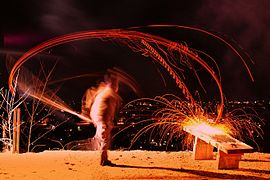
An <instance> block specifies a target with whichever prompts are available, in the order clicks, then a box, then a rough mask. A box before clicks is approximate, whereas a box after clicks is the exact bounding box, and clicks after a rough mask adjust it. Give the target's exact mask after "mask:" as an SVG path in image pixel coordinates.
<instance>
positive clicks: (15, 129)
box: [12, 109, 17, 153]
mask: <svg viewBox="0 0 270 180" xmlns="http://www.w3.org/2000/svg"><path fill="white" fill-rule="evenodd" d="M16 111H17V109H14V111H13V142H12V145H13V149H12V152H13V153H16V145H17V113H16Z"/></svg>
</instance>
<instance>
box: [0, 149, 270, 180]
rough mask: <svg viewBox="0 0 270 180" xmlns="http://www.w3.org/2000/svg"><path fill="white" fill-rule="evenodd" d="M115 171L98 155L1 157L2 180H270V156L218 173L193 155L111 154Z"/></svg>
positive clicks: (251, 156) (254, 155)
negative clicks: (100, 163) (102, 164)
mask: <svg viewBox="0 0 270 180" xmlns="http://www.w3.org/2000/svg"><path fill="white" fill-rule="evenodd" d="M109 158H110V160H112V162H113V163H115V164H116V166H115V167H108V166H104V167H102V166H100V165H99V161H100V159H99V152H98V151H45V152H42V153H25V154H9V153H1V154H0V179H1V180H2V179H3V180H4V179H16V180H25V179H31V180H38V179H42V180H46V179H50V180H57V179H59V180H60V179H61V180H68V179H72V180H77V179H78V180H81V179H82V180H92V179H93V180H98V179H270V154H263V153H250V154H245V155H244V156H243V157H242V160H241V162H240V168H239V169H237V170H217V161H216V160H196V161H195V160H193V159H192V152H183V151H182V152H157V151H110V152H109Z"/></svg>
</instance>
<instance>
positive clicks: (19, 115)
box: [16, 108, 21, 153]
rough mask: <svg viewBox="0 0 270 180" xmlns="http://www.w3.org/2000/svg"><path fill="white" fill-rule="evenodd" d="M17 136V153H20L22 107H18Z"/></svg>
mask: <svg viewBox="0 0 270 180" xmlns="http://www.w3.org/2000/svg"><path fill="white" fill-rule="evenodd" d="M16 117H17V124H16V125H17V128H16V129H17V134H16V135H17V137H16V153H20V132H21V109H20V108H17V116H16Z"/></svg>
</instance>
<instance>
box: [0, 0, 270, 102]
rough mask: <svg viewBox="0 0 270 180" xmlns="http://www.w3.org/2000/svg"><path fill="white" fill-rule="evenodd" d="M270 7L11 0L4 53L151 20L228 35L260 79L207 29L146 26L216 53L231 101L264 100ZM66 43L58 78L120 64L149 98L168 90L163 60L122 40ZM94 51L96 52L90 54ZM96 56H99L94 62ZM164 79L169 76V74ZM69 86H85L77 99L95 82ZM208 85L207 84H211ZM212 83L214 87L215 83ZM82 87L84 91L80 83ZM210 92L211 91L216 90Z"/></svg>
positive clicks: (263, 2)
mask: <svg viewBox="0 0 270 180" xmlns="http://www.w3.org/2000/svg"><path fill="white" fill-rule="evenodd" d="M1 6H2V5H1ZM269 9H270V1H269V0H256V1H247V0H234V1H232V0H231V1H228V0H220V1H214V0H204V1H202V0H198V1H180V0H175V1H165V0H164V1H145V0H136V1H124V0H121V1H82V2H79V1H78V0H66V1H60V0H47V1H34V0H31V1H30V0H29V1H24V2H23V1H18V2H16V1H12V0H11V1H5V6H2V15H1V16H2V17H3V18H2V20H1V21H2V23H1V34H2V37H1V38H2V44H1V46H2V47H1V49H0V52H1V55H3V54H5V53H7V52H8V53H9V54H11V55H12V56H14V57H15V58H18V57H19V56H20V55H21V54H22V53H23V52H25V51H27V50H29V49H30V48H31V47H33V46H35V45H37V44H38V43H40V42H42V41H44V40H47V39H49V38H51V37H55V36H57V35H63V34H66V33H71V32H76V31H84V30H96V29H110V28H127V27H131V26H145V25H151V24H175V25H186V26H193V27H200V28H203V29H206V30H209V31H211V32H216V33H218V34H220V35H223V36H224V37H226V38H227V39H228V40H230V41H233V42H235V43H237V44H239V45H240V47H241V48H242V49H243V50H244V51H245V52H246V53H248V54H249V55H250V56H251V58H252V60H253V61H254V62H255V64H252V63H251V62H249V61H248V62H247V63H248V65H250V68H251V71H252V73H253V75H254V79H255V82H252V81H251V79H250V78H249V76H248V74H247V71H246V70H245V69H244V66H243V64H241V62H240V60H239V59H237V58H236V56H235V55H233V53H232V52H229V51H228V50H226V47H225V46H224V45H222V44H221V43H220V42H218V41H216V40H214V39H213V38H210V37H207V36H205V35H203V34H201V33H196V32H187V31H184V30H181V29H178V30H176V29H170V28H164V29H160V30H158V31H155V30H151V29H150V30H149V29H146V30H145V32H149V33H154V34H157V35H161V36H163V37H167V38H171V39H172V40H179V41H184V42H186V43H187V44H188V46H189V47H192V48H195V49H199V50H202V51H204V52H206V53H209V54H210V55H211V56H213V57H214V58H215V59H216V61H217V63H218V65H219V67H220V70H221V76H222V83H223V87H224V92H225V96H226V97H227V98H228V99H241V100H254V99H265V98H269V97H270V86H269V81H270V73H269V68H270V60H269V56H270V51H269V48H270V23H269V22H270V11H269ZM104 44H105V45H104ZM62 48H63V49H61V48H56V49H55V50H54V55H56V56H61V58H60V59H61V60H60V62H59V65H58V66H57V69H56V74H57V75H58V76H61V73H62V74H65V75H74V74H79V73H78V72H81V73H87V72H89V71H92V70H102V69H106V68H107V67H113V66H118V67H120V68H122V69H124V70H125V71H126V72H128V73H130V74H131V75H132V76H134V77H135V78H136V80H137V81H138V82H139V83H140V85H141V86H142V89H143V90H144V91H145V95H153V94H151V93H152V92H153V93H154V95H158V94H160V93H164V92H166V90H168V88H166V87H164V84H163V83H162V80H161V77H160V76H159V75H158V72H157V70H156V67H155V66H156V65H154V64H153V63H152V62H151V61H145V59H143V58H139V57H140V55H139V54H135V53H132V52H131V51H128V50H127V49H125V48H122V47H121V48H119V46H118V45H117V44H116V45H115V44H106V43H99V42H96V41H93V42H88V41H87V42H78V43H75V44H73V45H72V46H71V45H70V46H68V45H67V46H63V47H62ZM88 52H89V54H87V53H88ZM90 54H91V55H90ZM1 58H3V56H1ZM78 58H80V60H79V61H78V60H76V59H78ZM63 59H65V60H63ZM67 59H68V60H67ZM89 59H92V60H91V61H89ZM105 59H106V61H105ZM107 59H111V60H107ZM112 59H113V60H112ZM3 60H4V58H3ZM1 61H2V60H1ZM61 67H62V69H61ZM63 67H64V68H65V69H63ZM88 67H89V68H88ZM1 69H3V63H1ZM159 69H162V68H159ZM161 71H162V70H161ZM0 75H1V78H6V75H5V73H1V74H0ZM165 78H168V77H166V75H165ZM90 81H91V82H90ZM93 81H94V80H89V84H93ZM153 82H155V83H153ZM69 83H70V84H68V85H66V86H64V87H66V88H69V89H70V87H71V86H72V87H78V89H80V90H78V93H77V96H81V94H82V92H83V91H84V90H85V88H87V86H89V84H88V83H87V82H86V81H83V80H81V81H80V82H69ZM168 83H169V84H168V85H167V86H169V87H171V89H170V88H169V91H172V92H174V91H175V88H173V86H172V85H170V82H168ZM204 83H207V82H204ZM204 85H205V86H208V84H204ZM211 86H212V85H211V84H210V85H209V87H211ZM190 87H192V88H194V87H195V89H194V90H193V91H195V90H199V91H200V89H199V88H198V89H196V86H195V85H194V84H193V85H190ZM75 90H76V91H77V89H76V88H75ZM75 90H74V91H75ZM74 91H72V92H73V94H76V93H74ZM69 92H70V91H69ZM209 92H210V93H211V90H209ZM75 96H76V95H75ZM210 96H211V95H210Z"/></svg>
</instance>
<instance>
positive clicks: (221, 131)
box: [184, 123, 229, 135]
mask: <svg viewBox="0 0 270 180" xmlns="http://www.w3.org/2000/svg"><path fill="white" fill-rule="evenodd" d="M184 128H189V129H192V130H193V131H194V132H202V133H204V134H208V135H226V134H229V132H228V130H227V128H225V127H224V126H220V125H210V124H207V123H194V125H190V126H184Z"/></svg>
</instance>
